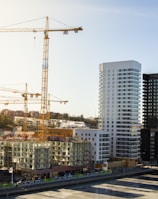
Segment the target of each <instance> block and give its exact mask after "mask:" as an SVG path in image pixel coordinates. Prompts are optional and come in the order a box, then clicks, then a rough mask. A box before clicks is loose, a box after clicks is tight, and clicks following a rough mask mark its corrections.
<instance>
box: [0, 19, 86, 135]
mask: <svg viewBox="0 0 158 199" xmlns="http://www.w3.org/2000/svg"><path fill="white" fill-rule="evenodd" d="M80 30H83V29H82V27H77V28H66V29H50V28H49V21H48V17H46V24H45V28H0V32H44V41H43V64H42V85H41V111H40V112H41V116H42V119H43V127H42V133H43V135H44V130H45V127H44V120H45V118H46V115H47V111H48V110H47V109H48V107H47V106H48V99H47V98H48V54H49V36H48V33H49V32H58V31H60V32H63V33H64V34H67V33H68V32H69V31H73V32H75V33H77V32H78V31H80Z"/></svg>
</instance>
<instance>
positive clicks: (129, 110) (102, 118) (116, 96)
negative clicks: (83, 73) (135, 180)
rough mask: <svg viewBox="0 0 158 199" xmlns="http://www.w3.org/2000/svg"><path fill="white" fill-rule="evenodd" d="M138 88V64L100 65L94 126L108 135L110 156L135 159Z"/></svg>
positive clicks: (137, 129) (139, 70)
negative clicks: (96, 123) (97, 113)
mask: <svg viewBox="0 0 158 199" xmlns="http://www.w3.org/2000/svg"><path fill="white" fill-rule="evenodd" d="M140 89H141V64H140V63H138V62H136V61H122V62H109V63H103V64H100V66H99V124H98V127H99V129H101V130H104V131H105V132H109V134H110V148H111V150H110V151H111V156H112V157H124V158H132V159H137V158H139V153H140V115H139V111H140Z"/></svg>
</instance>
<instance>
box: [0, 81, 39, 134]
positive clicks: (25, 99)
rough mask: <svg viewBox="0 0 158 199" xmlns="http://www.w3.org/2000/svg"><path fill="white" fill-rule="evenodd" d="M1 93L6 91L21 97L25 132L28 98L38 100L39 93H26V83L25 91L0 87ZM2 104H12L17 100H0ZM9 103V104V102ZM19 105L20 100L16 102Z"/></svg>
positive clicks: (24, 129) (25, 129)
mask: <svg viewBox="0 0 158 199" xmlns="http://www.w3.org/2000/svg"><path fill="white" fill-rule="evenodd" d="M0 90H1V91H6V92H11V93H20V94H21V96H22V97H23V101H22V103H23V104H24V123H23V131H27V113H28V96H30V97H31V98H33V97H36V98H38V97H39V96H41V94H40V93H31V92H28V91H27V83H26V84H25V91H23V90H17V89H13V88H5V87H0ZM2 101H3V102H4V104H9V103H10V102H11V101H12V103H13V102H14V103H17V100H0V103H2ZM9 101H10V102H9ZM18 103H19V104H20V100H19V102H18Z"/></svg>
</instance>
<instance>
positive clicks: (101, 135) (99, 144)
mask: <svg viewBox="0 0 158 199" xmlns="http://www.w3.org/2000/svg"><path fill="white" fill-rule="evenodd" d="M74 136H77V137H79V138H81V139H82V140H87V141H89V142H90V144H91V161H92V164H94V165H95V164H98V163H103V162H105V161H107V160H108V159H109V156H110V151H109V133H106V132H105V131H103V130H98V129H74Z"/></svg>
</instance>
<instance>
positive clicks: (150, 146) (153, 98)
mask: <svg viewBox="0 0 158 199" xmlns="http://www.w3.org/2000/svg"><path fill="white" fill-rule="evenodd" d="M141 158H142V160H143V161H150V162H152V163H154V162H157V163H158V73H156V74H143V128H142V129H141Z"/></svg>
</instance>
